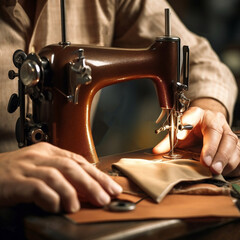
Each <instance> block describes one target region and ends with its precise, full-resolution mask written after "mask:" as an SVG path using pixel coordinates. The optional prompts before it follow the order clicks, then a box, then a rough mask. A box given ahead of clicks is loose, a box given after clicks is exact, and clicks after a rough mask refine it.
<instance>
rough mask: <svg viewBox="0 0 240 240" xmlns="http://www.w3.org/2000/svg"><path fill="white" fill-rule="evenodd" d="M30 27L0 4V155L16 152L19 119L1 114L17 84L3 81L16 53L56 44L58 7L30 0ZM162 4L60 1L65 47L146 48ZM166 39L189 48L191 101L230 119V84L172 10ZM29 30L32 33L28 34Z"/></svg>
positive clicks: (8, 2) (158, 26) (10, 2)
mask: <svg viewBox="0 0 240 240" xmlns="http://www.w3.org/2000/svg"><path fill="white" fill-rule="evenodd" d="M36 2H37V4H36V17H35V22H34V24H33V23H31V22H30V20H29V18H28V15H27V14H26V13H25V11H24V9H22V7H21V5H20V4H19V3H18V1H14V0H0V32H1V37H0V152H3V151H9V150H13V149H15V148H16V147H17V144H16V141H15V139H14V138H15V137H14V128H15V122H16V119H17V117H18V115H19V113H18V111H16V112H15V113H14V114H9V113H8V112H7V104H8V100H9V97H10V95H11V94H12V93H13V92H17V81H16V80H13V81H10V80H9V79H8V71H9V70H10V69H14V66H13V63H12V54H13V52H14V51H15V50H16V49H23V50H25V51H26V52H31V51H35V52H38V51H39V50H40V49H41V48H42V47H44V46H45V45H48V44H52V43H58V42H59V41H60V40H61V26H60V22H61V21H60V3H59V2H60V1H56V0H51V1H50V0H49V1H47V0H38V1H37V0H36ZM166 7H169V5H168V3H167V2H166V1H164V0H81V1H79V0H66V29H67V40H69V41H71V43H79V44H93V45H99V46H114V47H130V48H138V47H147V46H149V45H150V44H151V43H152V42H153V40H154V39H155V37H156V36H160V35H163V34H164V8H166ZM171 22H172V35H175V36H179V37H180V38H181V41H182V44H186V45H188V46H189V47H190V52H191V55H190V86H189V91H188V93H187V95H188V97H190V98H191V99H196V98H202V97H212V98H214V99H217V100H218V101H220V102H221V103H222V104H223V105H224V106H225V107H226V109H227V110H228V113H229V115H230V119H232V112H233V107H234V103H235V100H236V95H237V88H236V83H235V80H234V78H233V76H232V74H231V72H230V71H229V69H228V68H227V67H226V66H225V65H224V64H222V63H221V62H220V61H219V59H218V57H217V56H216V54H215V53H214V52H213V50H212V49H211V47H210V46H209V43H208V42H207V41H206V39H204V38H201V37H199V36H196V35H195V34H193V33H191V32H190V31H188V30H187V29H186V27H185V26H184V25H183V24H182V23H181V21H180V20H179V19H178V17H177V16H176V15H175V14H174V12H173V10H172V18H171ZM32 29H33V30H32Z"/></svg>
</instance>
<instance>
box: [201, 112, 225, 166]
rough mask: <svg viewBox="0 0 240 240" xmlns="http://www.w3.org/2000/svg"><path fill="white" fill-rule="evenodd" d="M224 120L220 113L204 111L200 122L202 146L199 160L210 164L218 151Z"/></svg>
mask: <svg viewBox="0 0 240 240" xmlns="http://www.w3.org/2000/svg"><path fill="white" fill-rule="evenodd" d="M225 122H226V120H225V118H224V116H223V115H222V114H218V113H216V115H215V114H213V113H211V112H209V111H206V112H205V114H204V117H203V121H202V123H201V131H202V135H203V147H202V152H201V156H200V160H201V162H203V163H204V164H205V165H207V166H211V165H212V162H213V159H214V157H215V155H216V153H217V151H218V147H219V144H220V141H221V139H222V135H223V131H224V129H223V125H224V123H225Z"/></svg>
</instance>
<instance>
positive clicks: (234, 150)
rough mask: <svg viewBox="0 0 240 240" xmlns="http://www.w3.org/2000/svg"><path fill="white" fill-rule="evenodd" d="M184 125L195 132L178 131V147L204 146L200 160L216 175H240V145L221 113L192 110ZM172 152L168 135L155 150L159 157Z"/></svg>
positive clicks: (193, 108) (184, 116)
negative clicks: (187, 125)
mask: <svg viewBox="0 0 240 240" xmlns="http://www.w3.org/2000/svg"><path fill="white" fill-rule="evenodd" d="M182 123H183V124H191V125H193V129H192V130H190V131H187V130H184V131H180V132H179V134H178V139H179V140H178V144H177V147H178V148H189V147H191V146H194V145H195V146H196V145H199V146H202V151H201V155H200V161H201V162H202V163H203V164H205V165H206V166H209V167H210V169H211V171H212V172H213V173H215V174H220V173H222V174H223V175H227V176H239V175H240V164H239V163H240V143H239V140H238V138H237V136H236V135H235V134H234V133H233V132H232V131H231V129H230V127H229V125H228V123H227V121H226V118H225V116H224V115H223V114H222V113H220V112H218V113H216V112H213V111H210V110H203V109H201V108H198V107H190V108H189V109H188V110H187V111H186V112H185V113H184V114H183V116H182ZM169 150H170V147H169V139H168V136H167V137H166V138H165V139H164V140H163V141H162V142H160V143H159V144H158V145H157V146H155V147H154V148H153V152H154V153H157V154H159V153H163V152H167V151H169Z"/></svg>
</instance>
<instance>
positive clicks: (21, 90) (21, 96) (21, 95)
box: [18, 79, 25, 148]
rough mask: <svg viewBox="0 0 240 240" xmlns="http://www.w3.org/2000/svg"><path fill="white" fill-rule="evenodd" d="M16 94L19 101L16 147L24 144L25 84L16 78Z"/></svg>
mask: <svg viewBox="0 0 240 240" xmlns="http://www.w3.org/2000/svg"><path fill="white" fill-rule="evenodd" d="M18 95H19V102H20V133H19V143H18V147H19V148H22V147H24V146H25V86H24V85H23V83H22V81H21V80H20V79H19V80H18Z"/></svg>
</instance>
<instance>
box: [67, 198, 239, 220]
mask: <svg viewBox="0 0 240 240" xmlns="http://www.w3.org/2000/svg"><path fill="white" fill-rule="evenodd" d="M119 199H125V200H130V201H132V202H136V201H138V200H139V199H141V198H140V197H137V196H133V195H130V194H121V195H120V196H119ZM65 216H66V217H67V218H68V219H70V220H71V221H73V222H75V223H93V222H105V221H125V220H144V219H163V218H164V219H166V218H199V217H240V213H239V211H238V209H237V208H236V207H235V205H234V203H233V201H232V199H231V197H229V196H222V195H220V196H206V195H182V194H170V195H167V196H166V197H165V198H164V199H163V200H162V202H161V203H160V204H157V203H155V202H153V201H152V200H150V199H144V200H142V201H141V202H140V203H138V204H137V206H136V209H135V210H133V211H130V212H121V213H119V212H110V211H106V210H104V209H103V208H95V207H93V206H88V207H85V208H82V209H81V210H80V211H78V212H77V213H73V214H67V215H65Z"/></svg>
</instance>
